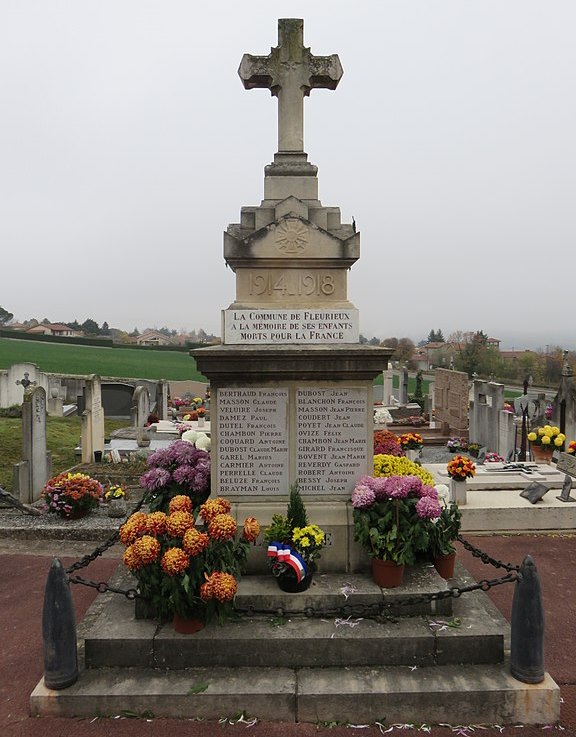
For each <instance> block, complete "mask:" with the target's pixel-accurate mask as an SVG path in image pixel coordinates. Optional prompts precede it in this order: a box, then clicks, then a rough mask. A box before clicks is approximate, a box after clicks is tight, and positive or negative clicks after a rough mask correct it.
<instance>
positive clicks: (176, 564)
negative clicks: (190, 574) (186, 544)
mask: <svg viewBox="0 0 576 737" xmlns="http://www.w3.org/2000/svg"><path fill="white" fill-rule="evenodd" d="M189 563H190V558H189V557H188V556H187V555H186V553H185V552H184V551H183V550H182V548H169V549H168V550H167V551H166V552H165V553H164V555H163V556H162V561H161V565H162V570H163V571H164V573H167V574H168V575H169V576H177V575H178V574H179V573H184V571H185V570H186V569H187V568H188V565H189Z"/></svg>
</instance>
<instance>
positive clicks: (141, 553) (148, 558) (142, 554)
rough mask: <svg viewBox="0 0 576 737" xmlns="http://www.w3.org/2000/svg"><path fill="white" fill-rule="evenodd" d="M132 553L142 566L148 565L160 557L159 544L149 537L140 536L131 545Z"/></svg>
mask: <svg viewBox="0 0 576 737" xmlns="http://www.w3.org/2000/svg"><path fill="white" fill-rule="evenodd" d="M132 547H133V548H134V553H135V555H136V556H137V557H138V559H139V561H140V564H141V565H143V566H147V565H150V563H154V562H155V561H157V560H158V556H159V555H160V543H159V542H158V540H156V538H155V537H152V536H151V535H142V537H139V538H138V540H136V541H135V542H134V544H133V545H132Z"/></svg>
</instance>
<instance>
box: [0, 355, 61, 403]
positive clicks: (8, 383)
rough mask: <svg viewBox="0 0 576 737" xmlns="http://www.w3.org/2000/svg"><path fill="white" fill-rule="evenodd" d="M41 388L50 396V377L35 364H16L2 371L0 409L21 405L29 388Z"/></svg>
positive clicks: (0, 371) (0, 376)
mask: <svg viewBox="0 0 576 737" xmlns="http://www.w3.org/2000/svg"><path fill="white" fill-rule="evenodd" d="M33 386H41V387H43V389H44V391H45V392H46V395H47V396H49V381H48V375H47V374H45V373H43V372H42V371H40V370H39V369H38V366H37V365H36V364H35V363H14V364H12V366H10V368H8V369H6V370H0V407H12V406H14V405H21V404H22V402H23V401H24V392H25V390H26V389H27V388H28V387H33Z"/></svg>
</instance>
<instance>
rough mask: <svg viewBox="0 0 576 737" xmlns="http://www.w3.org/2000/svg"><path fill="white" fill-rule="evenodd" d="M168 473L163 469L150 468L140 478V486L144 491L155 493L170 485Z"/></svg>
mask: <svg viewBox="0 0 576 737" xmlns="http://www.w3.org/2000/svg"><path fill="white" fill-rule="evenodd" d="M170 479H171V477H170V471H167V470H166V469H165V468H151V469H150V470H149V471H146V473H145V474H143V475H142V476H140V486H141V487H142V488H143V489H146V491H156V490H157V489H161V488H162V487H163V486H166V485H167V484H169V483H170Z"/></svg>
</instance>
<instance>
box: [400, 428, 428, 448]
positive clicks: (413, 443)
mask: <svg viewBox="0 0 576 737" xmlns="http://www.w3.org/2000/svg"><path fill="white" fill-rule="evenodd" d="M399 440H400V445H401V446H402V449H403V450H420V448H421V447H422V446H423V445H424V441H423V439H422V435H420V434H419V433H417V432H405V433H403V434H402V435H400V438H399Z"/></svg>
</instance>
